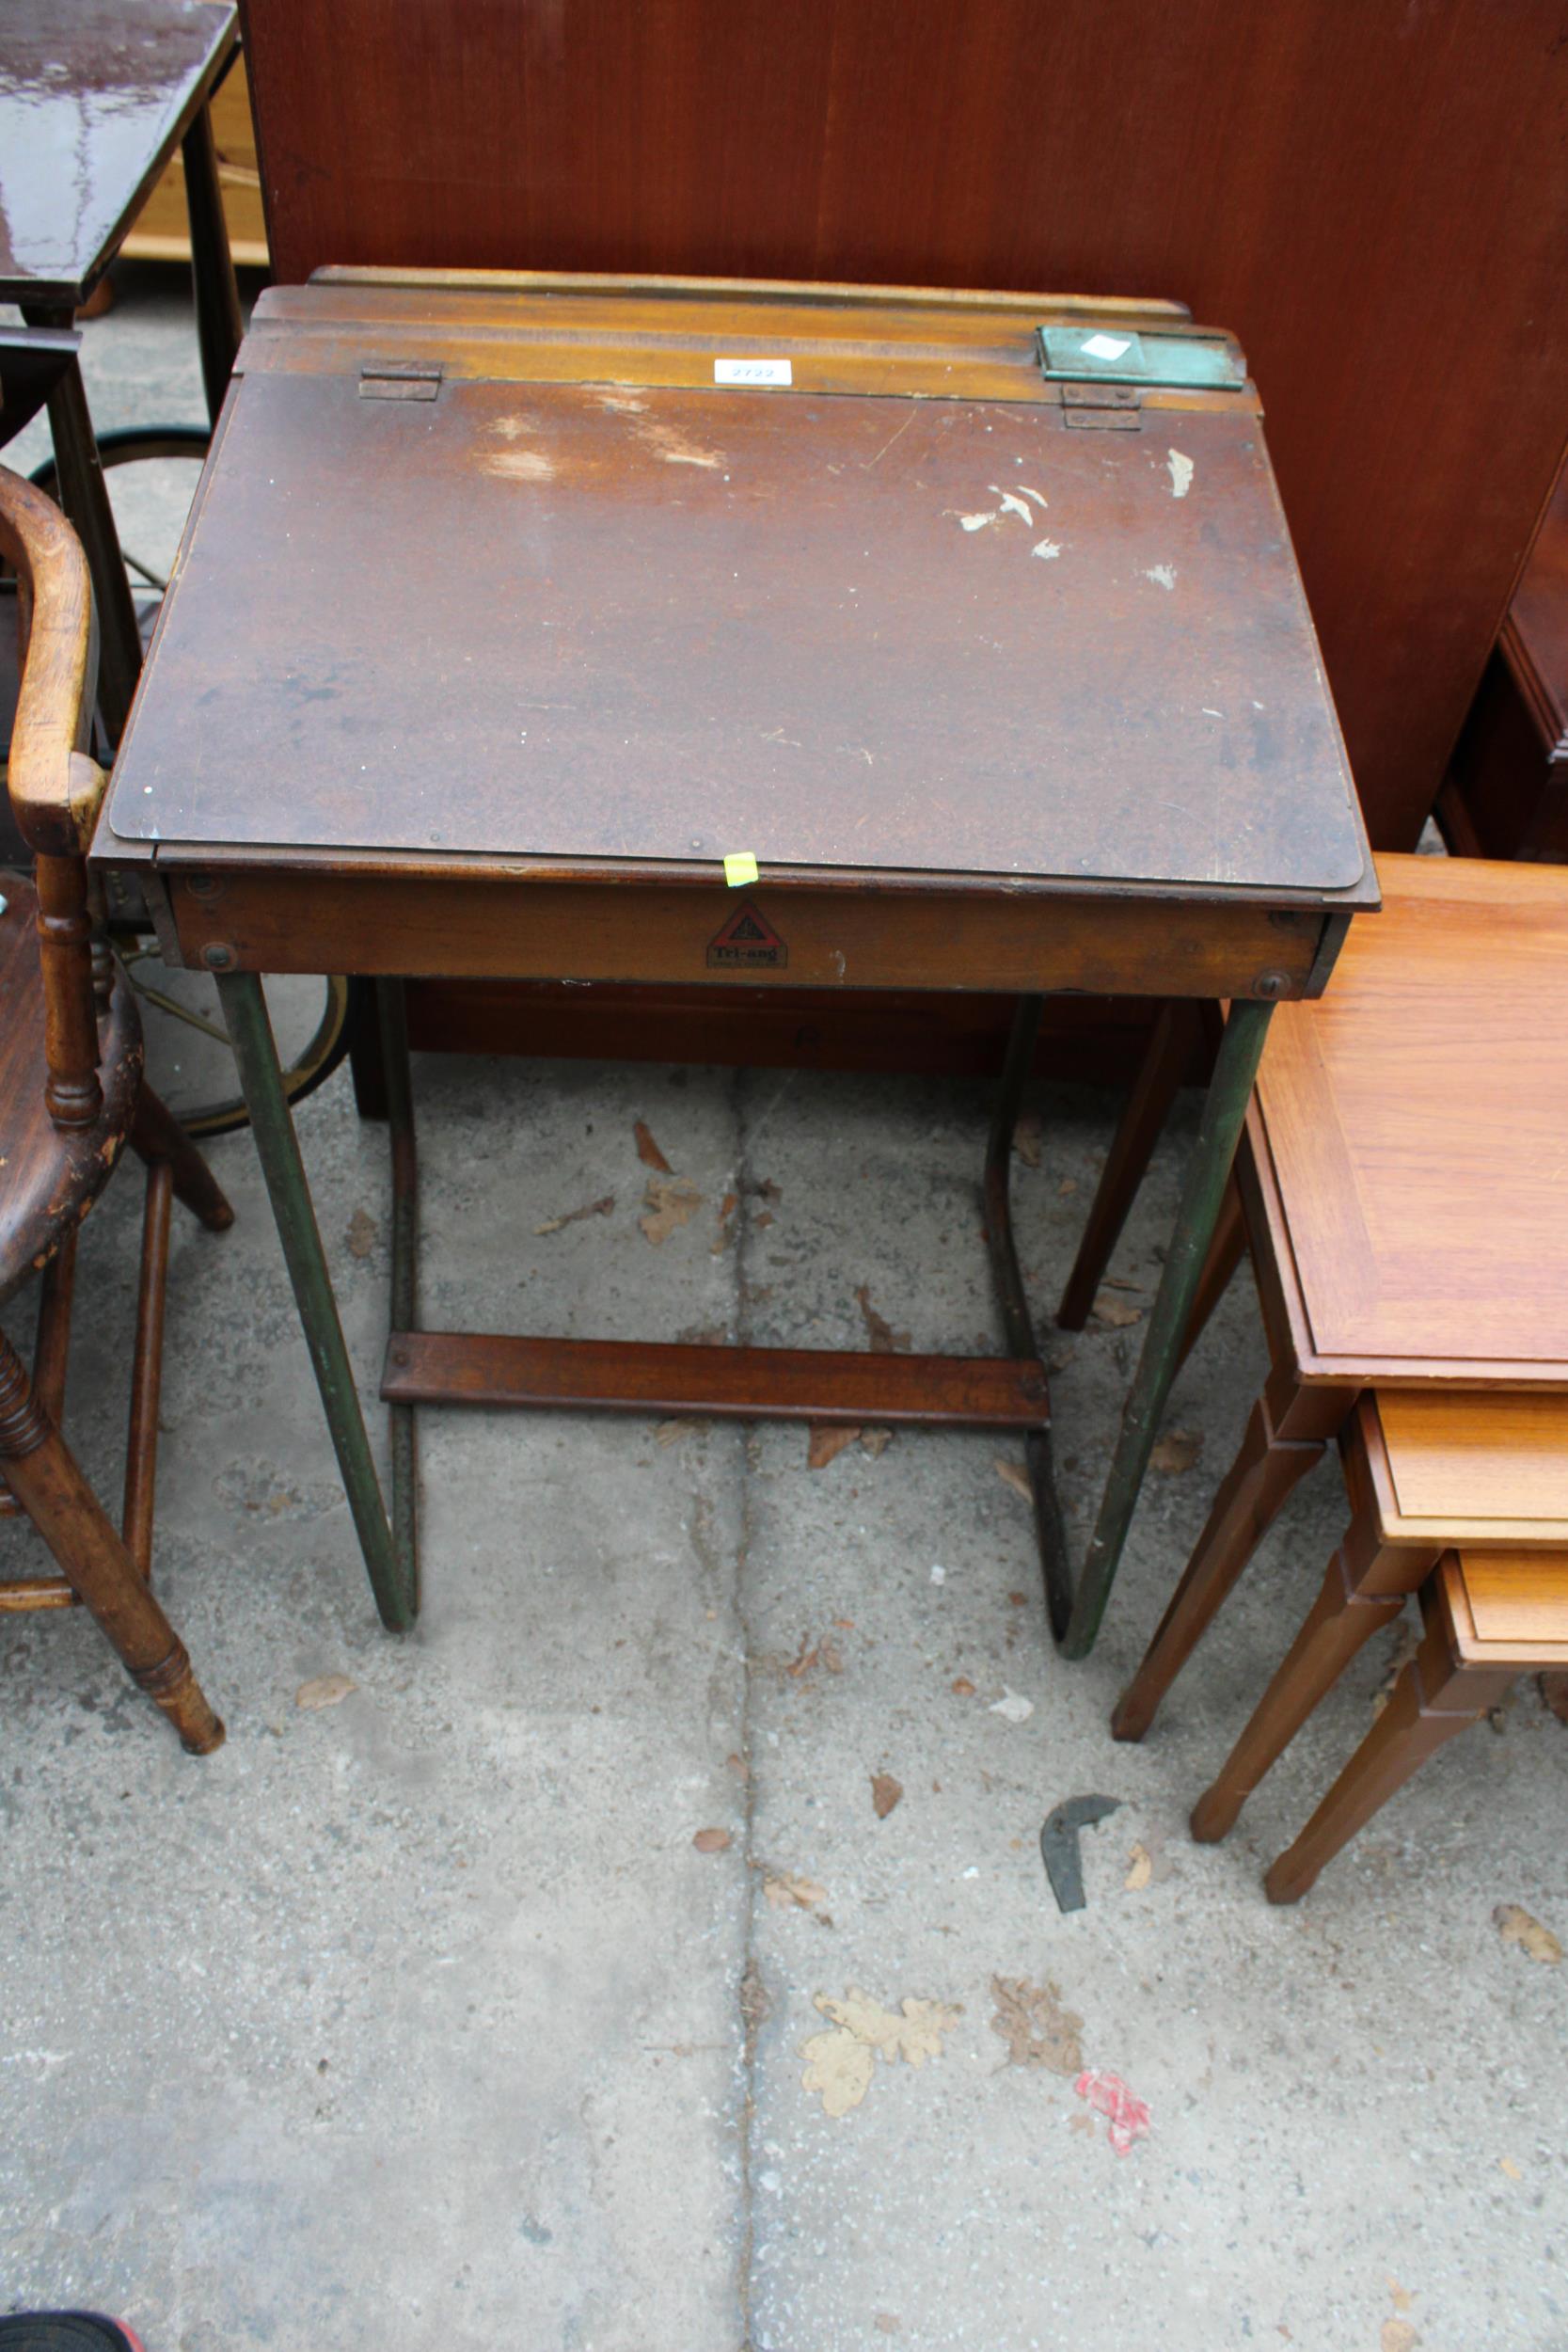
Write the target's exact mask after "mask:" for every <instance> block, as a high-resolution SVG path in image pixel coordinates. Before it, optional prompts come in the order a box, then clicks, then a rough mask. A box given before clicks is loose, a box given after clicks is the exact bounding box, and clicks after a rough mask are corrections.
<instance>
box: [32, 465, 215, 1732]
mask: <svg viewBox="0 0 1568 2352" xmlns="http://www.w3.org/2000/svg"><path fill="white" fill-rule="evenodd" d="M0 555H3V556H4V557H5V558H6V560H7V561H8V563H9V564H11V565H12V566H13V567H14V568H15V570H16V572H17V574H18V577H19V580H20V582H21V589H22V594H21V596H20V597H19V599H18V608H19V612H20V613H21V614H22V615H23V616H24V619H25V621H26V624H27V635H26V644H25V647H24V658H23V665H22V680H21V690H20V693H19V697H18V702H17V709H16V722H15V726H14V729H13V732H12V737H11V744H10V752H9V758H8V769H7V783H8V789H9V797H10V804H11V808H12V812H13V815H14V818H15V820H16V824H17V828H18V830H19V832H20V834H21V835H22V838H23V841H24V843H25V845H26V847H27V849H28V850H29V851H31V853H32V854H33V857H34V859H35V869H34V879H33V881H31V882H28V881H26V880H24V879H22V878H20V877H18V876H15V875H11V874H0V898H3V900H4V905H3V909H0V1300H3V1299H5V1298H7V1297H8V1296H10V1295H12V1293H13V1292H15V1291H16V1290H17V1289H18V1288H19V1287H20V1285H21V1284H22V1283H23V1282H24V1281H25V1280H27V1279H29V1278H31V1277H33V1276H36V1275H41V1276H42V1281H41V1285H40V1310H39V1336H38V1345H37V1347H36V1349H35V1352H34V1363H33V1372H32V1375H31V1377H29V1375H28V1373H27V1371H26V1369H25V1368H24V1364H23V1362H22V1359H21V1358H20V1357H19V1356H18V1354H17V1352H16V1350H15V1348H14V1347H13V1346H12V1345H11V1343H10V1342H9V1341H8V1339H7V1338H6V1337H5V1335H4V1334H3V1333H0V1472H3V1473H4V1479H5V1486H4V1487H3V1488H0V1509H3V1510H4V1511H5V1512H6V1513H7V1515H8V1516H14V1515H15V1513H16V1512H17V1511H18V1510H20V1511H21V1512H24V1513H25V1515H26V1516H27V1518H30V1519H31V1520H32V1522H33V1524H34V1526H35V1527H36V1528H37V1529H38V1531H39V1533H40V1534H41V1535H42V1537H43V1539H44V1541H45V1543H46V1544H47V1546H48V1548H49V1549H50V1550H51V1551H52V1552H53V1553H54V1555H55V1561H56V1563H57V1564H58V1566H59V1568H60V1570H61V1571H62V1573H61V1575H60V1576H58V1577H41V1578H40V1577H28V1578H24V1579H18V1580H15V1581H9V1582H7V1583H3V1584H0V1611H12V1610H18V1609H33V1608H59V1607H69V1606H71V1604H72V1603H73V1602H75V1601H81V1602H83V1603H85V1604H86V1606H87V1608H89V1609H90V1610H91V1611H92V1613H93V1614H94V1616H96V1617H97V1619H98V1621H99V1623H100V1625H101V1626H102V1627H103V1630H104V1631H105V1633H106V1634H107V1635H108V1637H109V1639H110V1641H111V1642H112V1643H113V1644H114V1645H115V1647H116V1649H117V1650H118V1651H119V1655H120V1657H121V1659H122V1660H123V1661H124V1662H125V1664H126V1665H127V1667H128V1668H129V1669H130V1671H131V1673H132V1674H133V1675H134V1676H135V1679H136V1680H137V1681H138V1682H139V1683H140V1684H141V1685H142V1687H143V1689H144V1690H146V1691H147V1692H149V1693H150V1696H151V1697H152V1698H153V1699H154V1700H155V1701H156V1702H157V1704H158V1705H159V1706H160V1707H161V1708H163V1709H164V1711H165V1713H166V1715H167V1716H168V1717H169V1718H170V1720H171V1721H172V1722H173V1724H174V1725H175V1727H176V1729H177V1730H178V1731H179V1733H180V1736H181V1738H182V1740H183V1741H184V1743H185V1745H186V1747H188V1748H190V1749H192V1750H194V1751H196V1752H197V1753H204V1752H206V1751H207V1750H209V1749H212V1748H214V1747H216V1746H217V1745H218V1743H219V1742H220V1741H221V1740H222V1738H223V1725H222V1724H220V1723H219V1721H218V1719H217V1717H216V1716H215V1715H214V1712H213V1710H212V1708H210V1707H209V1706H208V1704H207V1701H206V1699H205V1698H204V1697H203V1695H202V1692H201V1691H200V1688H199V1687H198V1683H197V1681H196V1679H195V1677H194V1676H193V1675H192V1672H191V1665H190V1660H189V1658H188V1657H187V1656H186V1654H185V1649H184V1645H182V1642H181V1641H180V1639H179V1637H178V1635H177V1634H176V1633H175V1632H174V1630H173V1629H172V1628H171V1627H170V1625H169V1623H168V1620H167V1618H166V1616H165V1614H164V1612H163V1610H162V1609H161V1608H160V1606H159V1604H158V1602H157V1601H156V1600H155V1599H154V1598H153V1596H152V1593H151V1591H150V1584H149V1569H150V1558H151V1543H152V1499H153V1477H154V1469H155V1463H156V1452H157V1428H158V1394H159V1384H160V1375H161V1369H162V1359H163V1318H164V1286H165V1275H166V1266H167V1260H168V1224H169V1209H170V1202H171V1200H173V1199H174V1198H176V1197H178V1198H179V1199H181V1200H183V1201H184V1202H185V1203H186V1205H187V1206H188V1207H189V1208H191V1209H192V1210H193V1211H194V1212H195V1214H196V1215H197V1216H198V1217H199V1218H200V1219H201V1221H202V1223H203V1224H205V1225H208V1226H210V1227H212V1228H214V1230H220V1229H221V1228H223V1227H224V1226H227V1225H229V1224H230V1223H231V1222H232V1220H233V1212H232V1211H231V1210H230V1206H229V1203H228V1202H227V1201H226V1200H225V1199H224V1197H223V1195H222V1193H221V1192H220V1191H219V1189H218V1187H217V1185H216V1184H215V1183H214V1180H213V1177H212V1175H211V1172H210V1171H209V1169H208V1168H207V1166H206V1163H205V1161H203V1159H202V1158H201V1156H200V1154H199V1152H197V1150H196V1149H195V1147H194V1145H193V1144H192V1143H191V1142H190V1140H189V1138H188V1137H187V1136H185V1135H184V1134H183V1132H182V1129H181V1128H180V1127H179V1125H178V1124H177V1123H176V1121H175V1120H173V1119H172V1118H171V1117H170V1116H169V1113H168V1112H167V1111H166V1109H165V1107H164V1105H163V1104H161V1103H160V1102H159V1101H158V1099H157V1097H156V1095H154V1094H153V1092H152V1091H151V1089H150V1088H149V1087H148V1086H147V1085H146V1084H145V1082H144V1079H143V1075H142V1044H141V1028H140V1024H139V1021H138V1019H137V1015H136V1010H135V997H134V995H133V993H132V991H131V987H130V984H129V982H128V981H127V980H126V979H125V978H124V977H123V975H122V974H120V973H119V971H118V969H117V967H116V965H115V963H114V961H113V960H112V958H111V956H110V954H109V951H108V948H107V946H106V945H105V944H104V943H103V940H102V939H101V938H99V937H98V936H97V935H96V933H95V927H94V924H93V921H92V916H91V912H90V909H89V904H88V889H87V866H86V855H85V852H86V850H87V842H88V840H89V838H90V836H91V832H92V826H93V821H94V819H95V818H96V815H97V810H98V803H99V801H100V798H101V796H102V791H103V781H104V780H103V776H102V774H101V772H100V771H99V770H98V768H97V767H96V766H95V765H94V763H93V762H92V761H91V760H90V759H88V758H87V757H85V756H84V755H83V754H82V752H81V749H80V745H81V743H82V740H83V739H84V735H85V730H86V725H87V713H88V712H89V711H90V708H91V704H92V686H93V673H94V654H95V645H94V637H93V628H92V603H91V595H90V591H89V588H88V584H87V565H86V562H85V560H84V558H83V555H82V550H81V548H80V545H79V543H78V542H77V540H76V538H75V535H74V533H73V532H71V528H70V526H69V524H67V523H66V521H65V520H64V518H63V516H61V515H60V514H59V513H58V511H57V509H55V507H54V506H53V505H52V504H51V503H50V501H48V500H47V499H46V498H44V497H43V495H42V494H41V492H40V491H38V490H35V489H34V488H33V487H32V486H31V485H29V484H27V483H25V482H24V481H22V480H21V479H20V478H19V477H18V476H17V475H15V474H13V473H10V472H9V471H8V470H6V469H3V468H0ZM127 1142H129V1144H130V1145H131V1147H132V1149H133V1150H134V1151H135V1152H136V1153H137V1154H138V1155H139V1156H140V1158H141V1159H142V1160H144V1161H145V1163H146V1165H147V1171H148V1175H147V1205H146V1212H145V1216H144V1222H143V1248H142V1270H141V1283H140V1291H139V1296H138V1302H137V1318H136V1337H135V1361H134V1365H133V1375H132V1383H131V1426H130V1435H129V1439H128V1443H127V1448H126V1470H125V1495H124V1508H123V1517H122V1531H121V1532H119V1533H117V1531H116V1530H115V1528H114V1527H113V1525H112V1524H111V1522H110V1521H109V1519H108V1518H107V1517H106V1516H105V1514H104V1512H103V1508H102V1506H101V1504H100V1503H99V1502H98V1501H97V1499H96V1498H95V1496H94V1495H93V1493H92V1490H91V1488H90V1487H89V1486H87V1481H86V1480H85V1479H84V1477H83V1476H82V1473H81V1471H80V1470H79V1469H78V1468H77V1466H76V1463H75V1461H74V1460H73V1459H72V1457H71V1453H70V1451H69V1449H68V1447H67V1446H66V1444H65V1441H64V1439H63V1438H62V1437H61V1435H60V1431H59V1420H60V1414H61V1409H62V1406H63V1402H64V1392H65V1380H66V1364H67V1357H68V1350H69V1342H70V1327H71V1292H72V1287H73V1283H74V1276H75V1255H76V1236H77V1232H78V1231H79V1229H80V1226H81V1222H82V1219H83V1218H84V1217H85V1216H87V1212H88V1211H89V1210H90V1208H91V1207H92V1204H93V1202H94V1200H96V1199H97V1197H98V1195H99V1193H100V1192H101V1191H102V1190H103V1185H104V1184H105V1183H106V1182H107V1181H108V1178H109V1175H110V1173H111V1172H112V1170H113V1168H114V1166H115V1163H116V1161H117V1159H118V1157H119V1153H120V1151H121V1149H122V1147H123V1146H124V1145H125V1144H126V1143H127Z"/></svg>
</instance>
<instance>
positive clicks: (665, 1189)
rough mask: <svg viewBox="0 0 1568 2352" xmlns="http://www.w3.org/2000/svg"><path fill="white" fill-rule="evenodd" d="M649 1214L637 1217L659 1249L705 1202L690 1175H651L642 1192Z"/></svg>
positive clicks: (687, 1223) (687, 1222)
mask: <svg viewBox="0 0 1568 2352" xmlns="http://www.w3.org/2000/svg"><path fill="white" fill-rule="evenodd" d="M643 1200H645V1202H646V1204H647V1208H646V1214H645V1215H644V1216H640V1217H639V1218H638V1220H637V1222H638V1223H639V1225H640V1226H641V1228H642V1232H643V1234H644V1235H645V1237H646V1238H647V1239H648V1240H649V1241H651V1242H652V1243H653V1245H654V1247H655V1248H656V1249H657V1247H658V1245H659V1244H660V1242H665V1241H668V1240H669V1238H670V1236H671V1234H672V1233H673V1232H674V1231H675V1228H676V1227H677V1226H678V1225H689V1223H690V1221H691V1219H692V1218H693V1217H694V1216H696V1214H697V1212H698V1210H699V1209H700V1208H701V1207H702V1205H703V1196H702V1194H701V1193H700V1192H699V1191H698V1190H697V1187H696V1185H695V1184H693V1183H692V1182H691V1180H690V1178H689V1176H672V1177H670V1178H669V1179H668V1181H666V1179H665V1178H664V1177H662V1176H650V1177H649V1179H648V1188H647V1191H646V1192H645V1193H644V1195H643Z"/></svg>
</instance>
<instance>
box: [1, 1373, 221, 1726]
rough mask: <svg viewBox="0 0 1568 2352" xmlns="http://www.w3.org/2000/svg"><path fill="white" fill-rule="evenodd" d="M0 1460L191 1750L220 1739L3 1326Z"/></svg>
mask: <svg viewBox="0 0 1568 2352" xmlns="http://www.w3.org/2000/svg"><path fill="white" fill-rule="evenodd" d="M0 1462H3V1463H4V1465H5V1470H6V1475H7V1478H8V1481H9V1483H10V1486H11V1491H12V1492H13V1493H14V1494H15V1495H16V1497H17V1499H18V1501H19V1502H21V1504H22V1506H23V1509H24V1511H25V1512H26V1514H27V1516H28V1518H30V1519H31V1520H32V1522H33V1525H34V1526H35V1527H36V1528H37V1529H38V1531H39V1533H40V1535H41V1536H42V1537H43V1540H44V1542H45V1543H46V1544H47V1545H48V1547H49V1549H50V1550H51V1551H52V1552H53V1553H54V1555H55V1559H56V1560H57V1561H58V1563H59V1565H60V1566H61V1568H62V1569H63V1570H64V1572H65V1574H66V1577H67V1578H68V1580H69V1581H70V1582H71V1585H72V1586H73V1587H74V1588H75V1590H76V1591H77V1592H78V1593H79V1594H80V1595H81V1597H82V1599H83V1600H84V1601H85V1602H86V1603H87V1607H88V1608H89V1609H90V1610H91V1611H92V1613H93V1615H94V1616H95V1617H96V1618H97V1619H98V1622H99V1624H100V1625H101V1626H102V1627H103V1630H104V1632H105V1633H106V1634H107V1635H108V1637H109V1640H110V1641H111V1642H112V1643H113V1644H114V1645H115V1648H116V1649H117V1650H118V1651H119V1655H120V1657H121V1659H122V1660H123V1661H124V1662H125V1664H126V1666H127V1667H128V1668H129V1669H130V1672H131V1674H132V1675H133V1676H134V1677H135V1680H136V1681H137V1682H139V1683H140V1685H141V1687H142V1689H143V1690H144V1691H145V1692H147V1693H148V1695H149V1697H150V1698H151V1699H153V1700H154V1701H155V1702H156V1703H157V1705H158V1706H159V1707H161V1708H163V1710H164V1712H165V1714H166V1716H167V1717H168V1718H169V1721H170V1722H171V1723H172V1724H173V1725H174V1727H175V1729H176V1730H177V1731H178V1732H179V1734H180V1737H181V1739H182V1740H183V1742H184V1744H185V1746H186V1747H187V1748H189V1749H190V1750H191V1752H192V1753H193V1755H197V1756H205V1755H207V1754H208V1753H209V1752H210V1751H211V1750H212V1749H214V1748H215V1747H217V1746H219V1745H220V1744H221V1742H222V1740H223V1725H222V1724H221V1723H220V1722H219V1721H218V1719H217V1717H216V1716H215V1715H214V1712H213V1710H212V1708H210V1707H209V1706H208V1704H207V1701H206V1699H205V1698H204V1697H203V1696H202V1693H201V1689H200V1686H199V1685H198V1682H197V1679H196V1677H195V1676H194V1675H193V1674H192V1672H191V1661H190V1660H189V1658H188V1657H187V1656H186V1654H185V1646H184V1644H183V1643H182V1641H181V1640H180V1637H179V1635H178V1634H177V1633H176V1632H175V1631H174V1629H173V1628H172V1626H171V1625H170V1624H169V1622H168V1619H167V1618H166V1616H165V1614H164V1613H163V1611H162V1609H161V1608H160V1607H159V1606H158V1603H157V1602H156V1600H154V1598H153V1597H152V1595H151V1593H150V1591H149V1590H148V1587H147V1585H146V1583H145V1582H144V1581H143V1580H142V1578H141V1576H140V1574H139V1572H138V1570H137V1567H136V1564H135V1561H134V1560H133V1559H132V1557H131V1554H130V1553H129V1552H128V1551H127V1549H125V1546H124V1544H123V1543H122V1542H121V1540H120V1538H119V1535H118V1534H116V1533H115V1530H114V1528H113V1526H112V1525H111V1524H110V1522H109V1520H108V1519H107V1518H106V1517H105V1516H104V1513H103V1509H102V1507H101V1506H100V1504H99V1502H98V1501H97V1498H96V1497H95V1496H94V1494H93V1492H92V1489H91V1488H90V1487H89V1486H88V1485H87V1481H86V1479H85V1478H84V1477H83V1476H82V1473H81V1471H80V1470H78V1469H77V1467H76V1464H75V1462H74V1461H73V1460H72V1458H71V1454H70V1452H69V1450H68V1449H67V1447H66V1445H65V1442H64V1440H63V1439H62V1438H60V1436H59V1435H58V1433H57V1431H55V1429H53V1428H52V1427H51V1426H50V1424H49V1422H48V1420H47V1418H46V1417H45V1415H44V1412H43V1409H42V1407H41V1406H40V1404H39V1402H38V1399H37V1397H36V1396H35V1395H34V1394H33V1391H32V1387H31V1384H30V1382H29V1381H28V1378H27V1375H26V1372H25V1370H24V1366H23V1363H22V1359H21V1358H20V1357H19V1356H18V1355H17V1353H16V1350H15V1349H14V1348H13V1347H12V1346H11V1344H10V1343H9V1341H8V1340H7V1339H6V1338H5V1336H4V1334H3V1333H0Z"/></svg>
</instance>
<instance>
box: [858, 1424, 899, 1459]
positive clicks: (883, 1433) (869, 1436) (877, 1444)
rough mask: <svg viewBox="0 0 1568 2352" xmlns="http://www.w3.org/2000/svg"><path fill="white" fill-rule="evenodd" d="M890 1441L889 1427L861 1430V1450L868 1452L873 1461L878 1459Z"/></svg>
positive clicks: (890, 1432) (890, 1431) (891, 1441)
mask: <svg viewBox="0 0 1568 2352" xmlns="http://www.w3.org/2000/svg"><path fill="white" fill-rule="evenodd" d="M892 1443H893V1432H892V1430H891V1429H863V1430H862V1431H861V1451H862V1452H863V1453H864V1454H870V1456H871V1458H872V1460H873V1461H874V1462H877V1461H880V1459H881V1457H882V1455H883V1454H885V1453H886V1452H887V1450H888V1448H889V1446H890V1445H891V1444H892Z"/></svg>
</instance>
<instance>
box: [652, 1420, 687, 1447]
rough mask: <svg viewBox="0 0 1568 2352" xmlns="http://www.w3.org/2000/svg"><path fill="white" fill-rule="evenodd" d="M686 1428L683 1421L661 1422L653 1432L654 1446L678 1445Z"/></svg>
mask: <svg viewBox="0 0 1568 2352" xmlns="http://www.w3.org/2000/svg"><path fill="white" fill-rule="evenodd" d="M686 1427H687V1425H686V1423H685V1422H684V1421H661V1422H659V1423H658V1426H657V1428H656V1429H655V1431H654V1443H655V1445H679V1443H680V1441H681V1439H682V1438H684V1437H685V1435H686Z"/></svg>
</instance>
